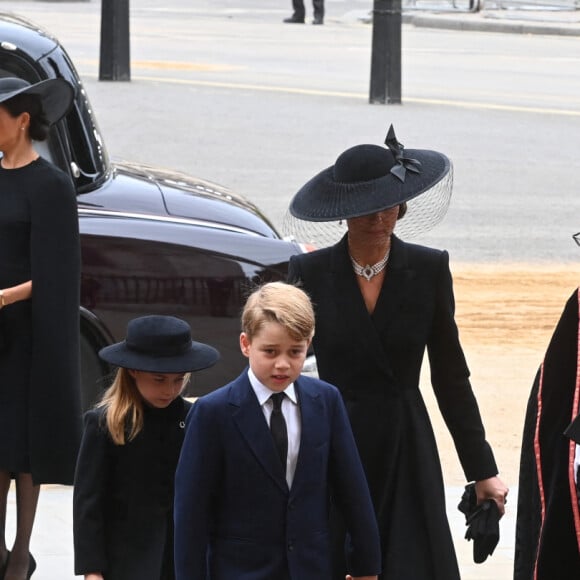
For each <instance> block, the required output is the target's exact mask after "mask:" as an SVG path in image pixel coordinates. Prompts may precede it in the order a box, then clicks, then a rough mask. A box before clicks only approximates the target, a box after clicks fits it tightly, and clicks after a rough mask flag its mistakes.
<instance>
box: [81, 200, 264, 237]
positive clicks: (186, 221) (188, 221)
mask: <svg viewBox="0 0 580 580" xmlns="http://www.w3.org/2000/svg"><path fill="white" fill-rule="evenodd" d="M78 213H79V216H87V217H91V216H107V217H115V218H121V219H139V220H148V221H153V222H166V223H172V224H183V225H190V226H199V227H204V228H212V229H215V230H223V231H228V232H234V233H237V234H244V235H250V236H255V237H257V238H261V237H263V236H262V235H260V234H258V233H257V232H253V231H252V230H247V229H244V228H239V227H237V226H232V225H228V224H219V223H216V222H208V221H204V220H199V219H192V218H180V217H174V216H159V215H153V214H150V213H134V212H124V211H112V210H106V209H93V208H85V207H79V208H78Z"/></svg>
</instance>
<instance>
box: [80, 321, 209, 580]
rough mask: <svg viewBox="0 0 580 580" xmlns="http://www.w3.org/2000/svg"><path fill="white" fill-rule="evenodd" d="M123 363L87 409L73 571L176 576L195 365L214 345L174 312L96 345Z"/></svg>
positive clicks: (92, 579)
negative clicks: (182, 461) (181, 460)
mask: <svg viewBox="0 0 580 580" xmlns="http://www.w3.org/2000/svg"><path fill="white" fill-rule="evenodd" d="M99 355H100V356H101V358H102V359H104V360H105V361H107V362H109V363H111V364H113V365H116V366H118V367H119V368H118V370H117V374H116V376H115V380H114V382H113V384H112V385H111V387H109V389H108V390H107V391H106V392H105V394H104V397H103V399H102V401H101V402H100V403H99V404H98V405H97V406H96V408H95V409H93V410H90V411H88V412H87V413H86V415H85V432H84V435H83V440H82V444H81V450H80V453H79V458H78V464H77V470H76V477H75V488H74V496H73V523H74V548H75V573H76V574H84V576H85V579H86V580H103V579H104V580H174V577H175V575H174V568H173V485H174V474H175V466H176V465H177V459H178V457H179V452H180V449H181V444H182V442H183V433H184V427H185V417H186V415H187V412H188V411H189V408H190V407H191V403H190V402H188V401H186V400H185V399H184V398H183V397H182V396H181V393H182V391H183V389H184V387H185V385H186V383H187V381H188V379H189V375H188V374H187V373H190V372H192V371H199V370H201V369H205V368H208V367H210V366H212V365H214V364H215V362H216V361H217V360H218V358H219V354H218V352H217V351H216V350H215V349H214V348H213V347H211V346H208V345H206V344H203V343H200V342H193V341H192V340H191V331H190V328H189V325H188V324H187V323H186V322H185V321H183V320H181V319H179V318H174V317H172V316H144V317H141V318H135V319H134V320H131V321H130V322H129V324H128V326H127V338H126V340H124V341H122V342H119V343H117V344H113V345H111V346H108V347H105V348H104V349H102V350H101V351H100V352H99Z"/></svg>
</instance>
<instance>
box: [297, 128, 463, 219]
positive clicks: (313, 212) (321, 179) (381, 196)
mask: <svg viewBox="0 0 580 580" xmlns="http://www.w3.org/2000/svg"><path fill="white" fill-rule="evenodd" d="M385 144H386V145H387V148H385V147H380V146H378V145H356V146H355V147H351V148H350V149H347V150H346V151H344V152H343V153H342V154H341V155H340V156H339V157H338V159H337V160H336V162H335V164H334V165H332V166H330V167H327V168H326V169H324V170H323V171H321V172H320V173H319V174H318V175H316V176H314V177H313V178H312V179H311V180H310V181H308V182H307V183H306V184H305V185H303V186H302V187H301V188H300V190H299V191H298V193H296V195H295V196H294V198H293V199H292V201H291V202H290V208H289V209H290V213H291V214H292V215H293V216H294V217H295V218H298V219H301V220H306V221H313V222H325V221H333V220H344V219H349V218H354V217H360V216H364V215H369V214H372V213H376V212H379V211H383V210H386V209H389V208H392V207H395V206H398V205H400V204H402V203H405V202H407V201H409V200H411V199H413V198H415V197H417V196H419V195H421V194H423V193H425V192H427V191H429V190H430V189H431V188H433V187H434V186H435V185H437V184H438V183H439V182H440V181H441V180H442V179H443V178H444V177H445V176H446V175H448V174H449V172H450V171H451V163H450V161H449V159H448V158H447V157H446V156H445V155H443V153H439V152H438V151H431V150H428V149H404V147H403V145H401V144H400V143H399V142H398V141H397V138H396V137H395V132H394V130H393V127H392V125H391V127H390V128H389V132H388V134H387V138H386V140H385Z"/></svg>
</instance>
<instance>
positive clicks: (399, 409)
mask: <svg viewBox="0 0 580 580" xmlns="http://www.w3.org/2000/svg"><path fill="white" fill-rule="evenodd" d="M289 276H290V279H291V280H292V281H298V280H299V281H301V282H302V285H303V288H304V290H306V292H308V294H309V295H310V297H311V298H312V301H313V303H314V308H315V313H316V332H315V335H314V351H315V354H316V358H317V362H318V370H319V374H320V377H321V378H322V379H324V380H326V381H328V382H329V383H332V384H334V385H336V386H337V387H338V388H339V389H340V391H341V393H342V396H343V398H344V401H345V403H346V407H347V410H348V413H349V417H350V421H351V424H352V428H353V432H354V436H355V439H356V442H357V445H358V449H359V452H360V455H361V459H362V462H363V466H364V468H365V472H366V476H367V480H368V483H369V487H370V490H371V495H372V498H373V502H374V506H375V511H376V514H377V519H378V523H379V531H380V533H381V544H382V558H383V574H382V576H381V578H384V579H388V580H390V579H391V578H396V580H456V579H458V578H459V571H458V567H457V561H456V557H455V552H454V548H453V543H452V538H451V534H450V531H449V525H448V522H447V517H446V511H445V495H444V485H443V478H442V473H441V466H440V460H439V455H438V451H437V447H436V443H435V437H434V434H433V430H432V427H431V423H430V420H429V416H428V414H427V410H426V407H425V404H424V402H423V399H422V397H421V393H420V391H419V375H420V369H421V363H422V360H423V355H424V352H425V349H427V352H428V355H429V362H430V369H431V381H432V384H433V389H434V391H435V395H436V397H437V401H438V403H439V407H440V409H441V412H442V414H443V417H444V419H445V421H446V423H447V426H448V428H449V430H450V432H451V435H452V436H453V440H454V442H455V446H456V448H457V451H458V454H459V458H460V461H461V464H462V466H463V469H464V471H465V474H466V477H467V479H468V480H480V479H485V478H488V477H492V476H494V475H496V474H497V467H496V464H495V461H494V458H493V454H492V451H491V449H490V447H489V445H488V444H487V442H486V440H485V433H484V429H483V425H482V422H481V418H480V414H479V410H478V406H477V402H476V400H475V397H474V395H473V392H472V389H471V385H470V383H469V371H468V368H467V365H466V362H465V358H464V355H463V351H462V349H461V346H460V343H459V338H458V332H457V327H456V324H455V320H454V297H453V289H452V282H451V274H450V272H449V258H448V254H447V252H442V251H438V250H432V249H429V248H425V247H422V246H416V245H411V244H407V243H405V242H402V241H400V240H399V239H397V238H396V237H394V236H393V238H392V243H391V254H390V258H389V263H388V266H387V271H386V276H385V281H384V284H383V287H382V289H381V292H380V295H379V298H378V300H377V304H376V307H375V311H374V313H373V314H372V315H369V313H368V311H367V310H366V307H365V304H364V300H363V298H362V295H361V292H360V290H359V288H358V285H357V280H356V275H355V274H354V272H353V269H352V265H351V263H350V258H349V255H348V248H347V242H346V237H345V238H343V239H342V240H341V241H340V242H339V243H338V244H337V245H335V246H333V247H331V248H326V249H324V250H319V251H317V252H313V253H311V254H303V255H300V256H294V257H293V258H292V259H291V262H290V273H289ZM339 527H340V524H339V523H335V530H338V529H339ZM335 545H336V549H335V554H336V555H335V578H336V579H337V580H338V579H342V578H344V572H345V569H344V564H343V563H342V562H341V554H342V552H343V550H342V538H341V534H340V533H337V534H336V537H335Z"/></svg>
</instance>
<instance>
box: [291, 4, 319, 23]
mask: <svg viewBox="0 0 580 580" xmlns="http://www.w3.org/2000/svg"><path fill="white" fill-rule="evenodd" d="M312 7H313V8H314V18H324V0H312ZM292 8H294V17H295V18H299V19H301V20H303V19H304V16H305V14H306V11H305V10H304V0H292Z"/></svg>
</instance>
